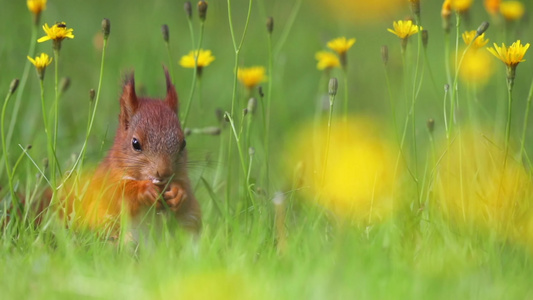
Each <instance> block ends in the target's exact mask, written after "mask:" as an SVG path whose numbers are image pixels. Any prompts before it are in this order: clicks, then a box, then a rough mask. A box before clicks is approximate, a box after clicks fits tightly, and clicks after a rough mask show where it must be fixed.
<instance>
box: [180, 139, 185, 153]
mask: <svg viewBox="0 0 533 300" xmlns="http://www.w3.org/2000/svg"><path fill="white" fill-rule="evenodd" d="M186 145H187V141H185V140H183V141H182V142H181V148H180V151H183V149H185V146H186Z"/></svg>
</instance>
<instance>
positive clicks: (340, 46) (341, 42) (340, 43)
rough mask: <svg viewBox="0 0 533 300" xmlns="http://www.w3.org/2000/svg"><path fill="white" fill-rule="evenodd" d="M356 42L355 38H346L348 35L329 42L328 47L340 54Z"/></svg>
mask: <svg viewBox="0 0 533 300" xmlns="http://www.w3.org/2000/svg"><path fill="white" fill-rule="evenodd" d="M353 44H355V39H354V38H351V39H349V40H348V39H346V37H344V36H343V37H339V38H336V39H333V40H331V41H329V42H328V48H330V49H331V50H333V51H335V52H337V53H338V54H339V55H343V54H344V53H346V52H347V51H348V50H350V48H351V47H352V46H353Z"/></svg>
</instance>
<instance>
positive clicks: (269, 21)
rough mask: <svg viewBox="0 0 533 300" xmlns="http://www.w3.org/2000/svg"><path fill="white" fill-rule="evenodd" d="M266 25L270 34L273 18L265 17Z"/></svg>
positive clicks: (272, 28)
mask: <svg viewBox="0 0 533 300" xmlns="http://www.w3.org/2000/svg"><path fill="white" fill-rule="evenodd" d="M266 26H267V31H268V33H269V34H272V31H273V30H274V18H272V17H268V18H267V22H266Z"/></svg>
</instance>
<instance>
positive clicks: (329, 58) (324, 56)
mask: <svg viewBox="0 0 533 300" xmlns="http://www.w3.org/2000/svg"><path fill="white" fill-rule="evenodd" d="M315 58H316V60H318V63H317V65H316V67H317V69H319V70H326V69H332V68H335V67H338V66H339V65H340V62H339V58H338V57H337V56H336V55H335V54H333V53H331V52H328V51H318V52H317V53H316V54H315Z"/></svg>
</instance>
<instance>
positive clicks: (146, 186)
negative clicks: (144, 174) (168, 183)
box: [140, 180, 161, 208]
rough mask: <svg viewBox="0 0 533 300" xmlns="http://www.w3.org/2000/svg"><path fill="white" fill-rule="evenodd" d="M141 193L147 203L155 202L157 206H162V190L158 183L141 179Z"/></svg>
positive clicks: (142, 198)
mask: <svg viewBox="0 0 533 300" xmlns="http://www.w3.org/2000/svg"><path fill="white" fill-rule="evenodd" d="M140 195H141V200H142V201H143V202H144V203H145V204H146V205H153V204H154V203H155V206H156V208H160V207H161V202H160V201H158V200H159V199H160V195H161V190H160V188H159V187H158V186H157V185H155V184H153V183H152V181H150V180H143V181H141V186H140Z"/></svg>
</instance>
